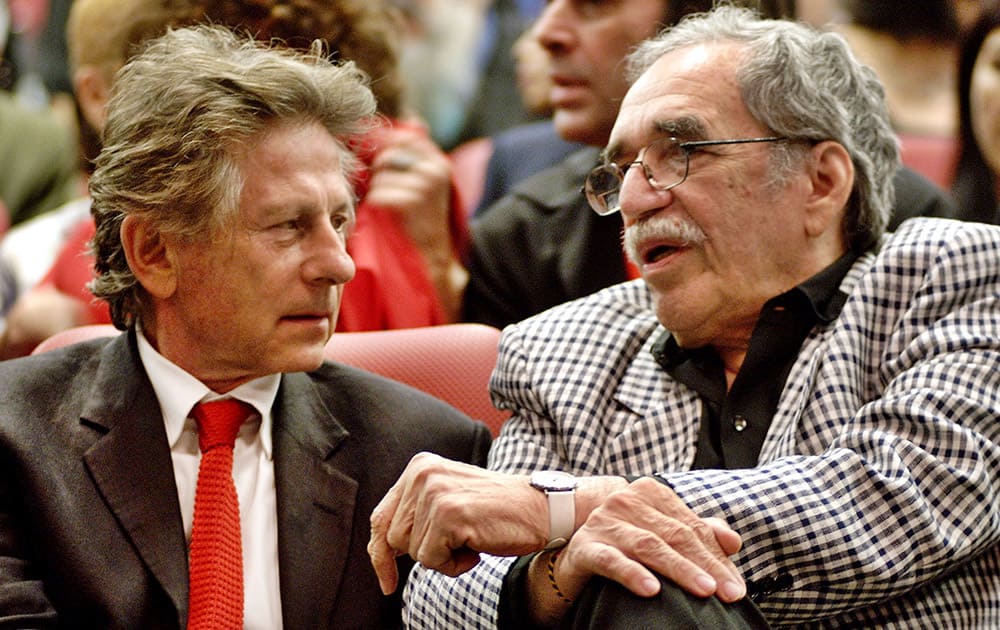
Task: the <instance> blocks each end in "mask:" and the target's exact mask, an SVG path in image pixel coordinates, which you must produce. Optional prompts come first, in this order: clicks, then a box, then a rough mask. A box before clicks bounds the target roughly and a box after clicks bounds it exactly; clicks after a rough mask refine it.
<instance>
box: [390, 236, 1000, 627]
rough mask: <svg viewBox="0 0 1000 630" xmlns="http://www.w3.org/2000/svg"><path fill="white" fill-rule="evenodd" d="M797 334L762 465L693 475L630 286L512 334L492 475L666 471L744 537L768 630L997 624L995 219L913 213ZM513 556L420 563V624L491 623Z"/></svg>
mask: <svg viewBox="0 0 1000 630" xmlns="http://www.w3.org/2000/svg"><path fill="white" fill-rule="evenodd" d="M841 289H842V290H843V291H844V292H846V293H847V294H848V295H849V298H848V300H847V302H846V304H845V305H844V308H843V311H842V312H841V314H840V316H839V317H838V318H837V319H836V320H835V321H834V322H832V323H830V324H828V325H823V324H821V325H819V326H817V327H816V328H815V329H814V330H813V331H812V332H811V333H810V335H809V336H808V337H807V338H806V340H805V342H804V343H803V345H802V349H801V351H800V353H799V356H798V359H797V360H796V361H795V364H794V366H793V367H792V370H791V373H790V374H789V376H788V380H787V382H786V385H785V388H784V391H783V392H782V395H781V400H780V403H779V405H778V409H777V412H776V413H775V416H774V419H773V422H772V424H771V427H770V430H769V432H768V434H767V438H766V440H765V442H764V445H763V448H762V451H761V454H760V459H759V463H758V466H757V467H756V468H753V469H745V470H698V471H691V470H689V469H690V467H691V464H692V462H693V461H694V454H695V446H696V443H697V435H698V425H699V421H700V418H701V417H702V407H701V402H700V401H699V399H698V396H697V395H696V394H695V393H694V392H693V391H692V390H690V389H688V388H687V387H685V386H684V385H682V384H680V383H677V382H675V381H673V380H672V379H671V378H670V377H669V376H668V375H667V374H666V373H665V372H664V371H663V370H662V369H660V367H659V366H658V365H657V364H656V362H655V361H654V360H653V357H652V356H651V353H650V346H651V344H652V343H653V341H654V340H655V339H656V338H657V337H658V336H659V335H660V333H661V332H662V330H663V329H662V328H661V327H660V326H659V325H658V323H657V321H656V319H655V317H654V315H653V313H652V312H651V310H650V297H649V295H648V293H647V291H646V289H645V286H644V285H643V284H642V282H641V281H637V282H630V283H625V284H621V285H617V286H614V287H611V288H609V289H606V290H604V291H601V292H599V293H596V294H594V295H592V296H589V297H586V298H583V299H580V300H577V301H574V302H570V303H568V304H565V305H562V306H559V307H556V308H554V309H552V310H549V311H547V312H545V313H542V314H540V315H538V316H535V317H533V318H531V319H528V320H525V321H524V322H522V323H520V324H517V325H515V326H512V327H509V328H508V329H506V330H505V332H504V335H503V338H502V341H501V350H500V357H499V360H498V363H497V367H496V371H495V372H494V374H493V380H492V388H493V395H494V401H495V402H496V403H497V404H498V405H500V406H502V407H505V408H509V409H512V410H513V411H514V416H513V417H512V418H511V419H510V420H509V421H508V422H507V423H506V424H505V426H504V429H503V433H502V435H501V436H500V437H499V439H498V440H497V441H496V442H495V443H494V446H493V450H492V452H491V455H490V464H489V465H490V467H491V468H494V469H496V470H502V471H510V472H519V473H524V472H529V471H532V470H536V469H541V468H559V469H563V470H567V471H571V472H573V473H575V474H577V475H596V474H620V475H644V474H659V475H661V476H662V477H663V478H664V480H665V481H666V482H667V483H669V484H670V485H671V486H672V487H673V488H674V489H675V490H676V492H677V493H678V494H679V495H680V496H681V497H682V498H683V499H684V500H685V501H686V502H687V503H688V505H690V506H691V507H692V508H693V509H694V510H695V512H697V513H698V514H701V515H703V516H722V517H725V518H726V520H727V521H728V522H729V524H730V525H731V526H732V527H733V528H734V529H735V530H736V531H738V532H740V533H741V534H742V536H743V541H744V547H743V550H742V551H741V552H740V553H739V554H738V555H737V556H736V557H735V562H736V563H737V565H738V566H739V567H740V569H741V571H742V572H743V575H744V576H745V577H746V578H747V579H748V580H749V581H750V583H751V587H752V591H753V592H755V593H756V594H755V596H754V599H755V600H756V602H757V604H758V605H759V606H760V608H761V610H762V611H763V612H764V614H765V615H766V616H767V618H768V620H769V621H770V622H771V623H772V624H774V625H785V624H795V625H799V626H820V627H838V628H844V627H850V628H859V627H879V628H882V627H892V628H906V629H909V628H917V627H931V626H934V627H939V628H949V629H951V628H1000V546H998V545H997V542H998V541H1000V227H995V226H986V225H979V224H973V223H959V222H954V221H947V220H938V219H916V220H912V221H909V222H907V223H905V224H904V225H903V226H902V227H901V228H900V230H899V231H898V232H896V233H895V234H894V235H891V236H889V237H887V238H886V239H885V240H884V241H883V243H882V246H881V248H880V250H879V251H878V252H877V253H870V254H866V255H864V256H862V257H861V258H860V259H859V260H858V261H857V263H856V264H855V265H854V266H853V268H852V269H851V270H850V272H849V273H848V274H847V276H846V277H845V278H844V281H843V283H842V285H841ZM510 562H511V559H507V558H493V557H484V560H483V562H481V563H480V564H479V565H478V566H477V567H476V568H475V569H473V570H472V571H471V572H469V573H467V574H466V575H464V576H461V577H460V578H457V579H452V578H447V577H445V576H443V575H440V574H438V573H435V572H432V571H427V570H425V569H422V568H420V567H418V568H417V569H416V573H415V574H414V576H413V577H414V579H412V580H411V581H410V583H409V586H408V593H407V594H406V598H407V601H408V606H407V611H406V616H407V618H408V621H409V622H410V623H411V624H412V625H413V626H415V627H439V628H460V627H461V628H466V627H477V626H478V627H491V626H493V625H495V618H496V607H497V601H498V599H499V592H500V585H501V583H502V580H503V576H504V574H505V572H506V570H507V568H508V566H509V564H510Z"/></svg>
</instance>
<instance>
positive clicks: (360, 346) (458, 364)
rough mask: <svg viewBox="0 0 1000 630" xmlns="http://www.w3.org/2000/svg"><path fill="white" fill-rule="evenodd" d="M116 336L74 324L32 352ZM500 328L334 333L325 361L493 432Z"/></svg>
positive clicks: (498, 419) (497, 419) (497, 421)
mask: <svg viewBox="0 0 1000 630" xmlns="http://www.w3.org/2000/svg"><path fill="white" fill-rule="evenodd" d="M116 334H118V331H117V330H116V329H115V327H114V326H111V325H109V324H105V325H94V326H79V327H77V328H71V329H69V330H64V331H62V332H59V333H56V334H55V335H53V336H52V337H49V338H48V339H46V340H45V341H43V342H42V343H41V344H39V345H38V347H36V348H35V350H34V351H33V352H32V354H37V353H39V352H45V351H47V350H52V349H54V348H58V347H61V346H65V345H68V344H71V343H76V342H79V341H84V340H87V339H92V338H94V337H107V336H112V335H116ZM499 337H500V331H499V330H497V329H496V328H493V327H491V326H484V325H482V324H447V325H444V326H429V327H426V328H405V329H399V330H378V331H369V332H350V333H344V332H341V333H336V334H334V335H333V337H332V338H331V339H330V342H329V343H328V344H327V346H326V353H325V354H326V356H327V358H328V359H331V360H333V361H337V362H340V363H346V364H348V365H353V366H355V367H359V368H362V369H364V370H368V371H369V372H375V373H376V374H381V375H383V376H386V377H388V378H391V379H394V380H397V381H401V382H403V383H406V384H408V385H410V386H412V387H415V388H417V389H420V390H423V391H425V392H427V393H429V394H431V395H433V396H436V397H438V398H440V399H442V400H444V401H445V402H447V403H449V404H451V405H452V406H454V407H457V408H458V409H461V410H462V411H463V412H465V413H466V414H468V415H469V416H471V417H473V418H475V419H477V420H482V421H483V422H485V423H486V424H487V425H488V426H489V427H490V431H491V432H492V433H493V435H494V436H496V435H497V433H498V432H499V430H500V425H501V424H503V421H504V420H505V419H506V418H507V416H508V415H509V414H508V413H507V412H502V411H500V410H498V409H496V408H495V407H493V404H492V403H491V402H490V396H489V390H488V385H489V378H490V374H491V373H492V372H493V364H494V363H495V362H496V356H497V341H498V339H499Z"/></svg>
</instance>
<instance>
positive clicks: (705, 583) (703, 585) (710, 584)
mask: <svg viewBox="0 0 1000 630" xmlns="http://www.w3.org/2000/svg"><path fill="white" fill-rule="evenodd" d="M695 583H697V584H698V588H700V589H701V590H702V592H703V593H706V594H708V595H711V594H712V593H714V592H715V587H716V582H715V579H714V578H713V577H712V576H711V575H709V574H707V573H702V574H701V575H699V576H698V577H696V578H695Z"/></svg>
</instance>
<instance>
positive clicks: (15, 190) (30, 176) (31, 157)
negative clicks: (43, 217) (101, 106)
mask: <svg viewBox="0 0 1000 630" xmlns="http://www.w3.org/2000/svg"><path fill="white" fill-rule="evenodd" d="M10 28H11V11H10V9H9V6H8V3H7V2H3V3H2V4H0V59H3V53H4V51H6V50H8V46H7V42H8V38H9V36H10V34H11V33H10ZM4 70H7V71H12V69H11V68H7V67H5V68H4ZM80 186H81V183H80V179H79V177H78V173H77V170H76V150H75V149H74V147H73V133H72V131H71V130H70V129H69V128H67V126H66V125H65V124H63V121H62V120H61V119H60V118H59V117H58V116H57V115H56V114H55V113H54V112H52V111H49V110H48V109H47V108H46V106H45V104H41V105H39V106H38V107H37V108H35V107H32V106H30V105H29V104H26V103H25V102H23V101H22V99H21V98H20V97H19V95H18V94H16V93H14V92H12V91H10V90H7V89H4V90H0V239H2V238H3V237H5V234H6V232H7V229H8V228H10V227H11V226H13V225H19V224H22V223H24V222H26V221H28V220H30V219H31V218H32V217H35V216H38V215H39V214H42V213H44V212H47V211H48V210H51V209H52V208H55V207H57V206H59V205H61V204H63V203H65V202H66V201H68V200H70V199H72V198H73V197H75V196H76V195H77V194H79V189H80ZM2 289H3V285H0V293H2V292H3V290H2ZM2 305H3V302H0V306H2Z"/></svg>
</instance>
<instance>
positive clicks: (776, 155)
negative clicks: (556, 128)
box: [369, 7, 1000, 628]
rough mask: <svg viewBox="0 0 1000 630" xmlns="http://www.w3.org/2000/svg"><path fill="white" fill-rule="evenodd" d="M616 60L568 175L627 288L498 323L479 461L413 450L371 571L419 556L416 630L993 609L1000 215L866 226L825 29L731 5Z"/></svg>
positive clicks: (969, 622) (881, 159) (891, 150)
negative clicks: (891, 227)
mask: <svg viewBox="0 0 1000 630" xmlns="http://www.w3.org/2000/svg"><path fill="white" fill-rule="evenodd" d="M629 70H630V72H632V73H633V76H634V77H635V82H634V83H633V85H632V87H631V89H630V90H629V92H628V95H627V96H626V98H625V100H624V102H623V103H622V107H621V112H620V114H619V117H618V120H617V122H616V124H615V126H614V130H613V132H612V134H611V140H610V143H609V145H608V147H607V148H606V150H605V152H604V163H603V165H602V166H600V167H598V168H597V169H595V170H594V172H593V173H591V175H590V176H589V178H588V181H587V186H586V194H587V195H588V198H589V200H590V203H591V205H592V207H593V208H594V210H596V211H597V212H600V213H610V212H615V211H620V212H621V213H622V215H623V218H624V224H625V233H624V245H625V248H626V251H627V253H628V255H629V256H630V257H631V259H632V260H633V261H634V262H635V263H636V264H637V265H638V266H639V267H640V269H641V273H642V280H640V281H635V282H630V283H626V284H622V285H618V286H615V287H611V288H609V289H606V290H604V291H602V292H600V293H597V294H595V295H592V296H590V297H587V298H583V299H581V300H577V301H575V302H571V303H568V304H565V305H562V306H559V307H556V308H554V309H552V310H550V311H548V312H545V313H542V314H541V315H538V316H535V317H533V318H531V319H528V320H526V321H524V322H522V323H520V324H517V325H515V326H512V327H510V328H508V329H507V330H506V331H505V332H504V336H503V338H502V341H501V350H500V358H499V362H498V364H497V367H496V371H495V373H494V376H493V381H492V387H493V395H494V401H495V402H496V403H497V405H498V406H500V407H503V408H507V409H511V410H512V411H513V412H514V415H513V416H512V418H511V419H510V420H509V421H508V422H507V424H506V425H505V427H504V429H503V433H502V435H501V436H500V438H499V439H498V440H497V441H496V442H495V443H494V447H493V450H492V452H491V455H490V463H489V469H490V470H481V469H477V468H474V467H472V466H467V465H461V464H455V463H452V462H448V461H446V460H442V459H440V458H437V457H433V456H424V455H420V456H417V457H416V458H415V459H414V460H413V461H411V463H410V466H409V468H408V469H407V471H406V472H405V473H404V475H403V477H402V478H401V479H400V481H399V483H397V485H396V486H395V487H394V489H393V490H392V491H390V493H389V494H388V495H387V496H386V498H385V499H384V500H383V501H382V503H381V504H380V505H379V507H378V508H377V509H376V510H375V512H374V513H373V516H372V525H373V529H372V540H371V543H370V544H369V552H370V553H371V554H372V558H373V563H374V565H375V567H376V570H377V571H378V572H379V574H380V578H381V580H382V585H383V588H385V589H388V588H390V587H391V586H392V585H393V584H394V583H395V577H396V576H394V575H393V573H392V564H391V562H390V561H391V558H392V557H393V556H394V555H395V554H398V553H408V554H410V555H411V556H413V557H415V558H416V559H417V560H419V561H420V562H421V565H419V566H418V568H417V569H416V570H415V573H414V574H413V575H411V578H410V581H409V583H408V586H407V592H406V594H405V597H406V599H407V602H408V609H407V612H406V615H407V618H408V622H409V623H410V625H411V626H414V627H462V628H467V627H477V626H478V627H492V626H495V625H498V624H499V625H501V626H505V627H525V626H527V625H529V624H538V625H551V624H555V623H563V624H566V625H576V626H578V627H586V626H590V627H613V626H614V625H615V624H620V625H622V626H624V627H653V625H654V624H655V625H656V627H670V624H674V625H675V627H678V626H683V627H712V628H715V627H725V626H732V627H766V626H768V625H771V626H782V625H796V626H800V627H801V626H805V627H812V626H818V627H850V628H863V627H879V628H883V627H891V628H917V627H920V628H926V627H940V628H997V627H1000V546H998V542H1000V228H997V227H992V226H986V225H978V224H973V223H960V222H956V221H949V220H945V219H913V220H911V221H909V222H906V223H904V224H903V226H902V227H901V228H900V229H899V230H898V231H897V232H896V233H894V234H884V233H883V232H884V226H885V225H886V221H887V218H888V216H887V215H888V213H889V208H890V207H891V203H892V187H891V186H890V185H889V182H890V181H891V178H892V175H893V173H894V171H895V170H896V168H897V164H898V152H897V148H896V142H895V139H894V136H893V134H892V131H891V130H890V126H889V121H888V116H887V114H886V108H885V104H884V98H883V92H882V88H881V87H880V85H879V84H878V82H877V80H876V79H875V77H874V74H873V73H872V72H871V71H870V70H869V69H867V68H865V67H863V66H861V65H860V64H859V63H858V62H857V61H855V59H854V58H853V57H852V55H851V53H850V52H849V51H848V49H847V47H846V45H845V43H844V42H843V40H841V39H840V38H839V37H838V36H836V35H834V34H820V33H817V32H814V31H811V30H809V29H808V28H806V27H805V26H802V25H800V24H795V23H791V22H771V21H762V20H759V19H757V18H756V17H755V16H753V15H752V14H750V13H747V12H745V11H742V10H739V9H735V8H732V7H723V8H719V9H716V10H714V11H713V12H711V13H709V14H706V15H704V16H698V17H695V18H693V19H689V20H687V21H684V22H683V23H681V24H680V25H679V26H677V27H675V28H673V29H671V30H669V31H666V32H664V33H662V34H661V35H659V36H658V37H657V38H654V39H653V40H650V41H648V42H646V43H645V44H643V45H642V46H641V47H640V48H639V49H638V50H637V51H636V52H635V53H634V54H633V55H632V56H631V57H630V60H629ZM556 471H558V472H556ZM452 576H455V577H452ZM630 624H631V625H630ZM684 624H689V625H684Z"/></svg>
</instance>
